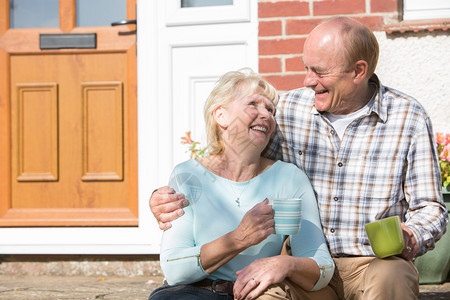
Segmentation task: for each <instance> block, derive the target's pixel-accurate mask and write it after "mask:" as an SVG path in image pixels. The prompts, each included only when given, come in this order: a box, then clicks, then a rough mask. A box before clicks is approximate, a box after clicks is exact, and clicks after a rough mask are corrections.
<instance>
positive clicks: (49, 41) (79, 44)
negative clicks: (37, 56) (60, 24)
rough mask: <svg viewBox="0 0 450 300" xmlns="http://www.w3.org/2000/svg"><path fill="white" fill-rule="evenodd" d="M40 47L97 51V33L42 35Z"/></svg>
mask: <svg viewBox="0 0 450 300" xmlns="http://www.w3.org/2000/svg"><path fill="white" fill-rule="evenodd" d="M39 47H40V48H41V50H45V49H95V48H97V34H96V33H57V34H41V35H40V36H39Z"/></svg>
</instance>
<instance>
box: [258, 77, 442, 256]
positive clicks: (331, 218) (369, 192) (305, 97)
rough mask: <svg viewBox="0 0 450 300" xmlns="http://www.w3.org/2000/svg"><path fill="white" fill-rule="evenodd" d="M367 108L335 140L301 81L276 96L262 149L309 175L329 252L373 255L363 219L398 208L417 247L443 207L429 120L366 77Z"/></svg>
mask: <svg viewBox="0 0 450 300" xmlns="http://www.w3.org/2000/svg"><path fill="white" fill-rule="evenodd" d="M370 80H371V83H373V84H376V85H377V94H376V96H375V98H374V101H372V102H371V104H370V107H369V112H368V114H366V115H363V116H362V117H359V118H357V119H356V120H354V121H353V122H352V123H350V124H349V126H348V127H347V129H346V131H345V134H344V136H343V137H342V140H340V138H339V136H338V135H337V134H336V132H335V131H334V129H333V126H332V125H331V123H330V122H329V121H328V120H327V119H326V118H325V117H324V116H322V115H321V114H320V113H319V112H318V111H317V110H316V109H315V108H314V93H313V92H312V91H311V90H310V89H307V88H301V89H297V90H293V91H290V92H288V93H287V94H284V95H282V96H281V99H280V102H279V104H278V107H277V122H278V129H277V131H276V133H275V134H274V135H273V137H272V141H271V143H270V144H269V146H268V147H267V149H266V150H265V152H264V155H265V156H267V157H270V158H272V159H281V160H283V161H286V162H291V163H294V164H295V165H297V166H298V167H299V168H301V169H303V170H304V171H305V172H306V174H307V175H308V176H309V178H310V180H311V182H312V185H313V187H314V190H315V192H316V195H317V201H318V204H319V209H320V215H321V220H322V226H323V231H324V234H325V236H326V238H327V241H328V243H329V247H330V251H331V254H332V255H333V256H335V257H341V256H350V255H357V256H373V255H374V253H373V252H372V249H371V247H370V244H369V240H368V237H367V235H366V232H365V229H364V225H365V224H367V223H370V222H373V221H376V220H379V219H382V218H386V217H390V216H394V215H398V216H400V219H401V220H402V221H403V222H405V224H406V225H407V226H408V227H409V228H410V229H411V231H412V232H413V234H414V236H415V238H416V240H417V242H418V243H419V246H420V249H419V252H418V254H423V253H425V252H426V251H427V250H429V249H433V248H434V244H435V242H436V241H437V240H438V239H439V238H440V237H441V236H442V234H443V233H444V232H445V228H446V224H447V222H448V216H447V210H446V208H445V206H444V204H443V199H442V192H441V174H440V168H439V165H438V158H437V150H436V147H435V142H434V133H433V130H432V125H431V121H430V119H429V117H428V115H427V114H426V112H425V110H424V108H423V107H422V106H421V105H420V104H419V103H418V102H417V101H416V100H415V99H413V98H411V97H409V96H407V95H405V94H403V93H401V92H398V91H396V90H394V89H391V88H388V87H385V86H382V85H381V83H380V82H379V80H378V78H377V76H376V75H373V76H372V78H371V79H370Z"/></svg>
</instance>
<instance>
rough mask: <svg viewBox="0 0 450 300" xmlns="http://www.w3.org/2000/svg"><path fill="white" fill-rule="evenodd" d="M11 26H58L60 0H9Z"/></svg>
mask: <svg viewBox="0 0 450 300" xmlns="http://www.w3.org/2000/svg"><path fill="white" fill-rule="evenodd" d="M9 16H10V17H9V27H10V28H58V27H59V0H9Z"/></svg>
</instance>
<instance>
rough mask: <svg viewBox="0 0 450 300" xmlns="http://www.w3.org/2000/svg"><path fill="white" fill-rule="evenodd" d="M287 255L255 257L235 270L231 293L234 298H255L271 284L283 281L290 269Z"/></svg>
mask: <svg viewBox="0 0 450 300" xmlns="http://www.w3.org/2000/svg"><path fill="white" fill-rule="evenodd" d="M290 258H291V257H289V256H288V255H278V256H272V257H267V258H261V259H257V260H255V261H254V262H252V263H251V264H250V265H248V266H247V267H245V268H244V269H242V270H239V271H237V272H236V275H237V276H238V277H237V280H236V282H235V283H234V288H233V293H234V297H235V298H236V299H255V298H256V297H258V296H259V295H260V294H261V293H262V292H264V291H265V290H266V289H267V288H268V287H269V286H270V285H271V284H274V283H278V282H281V281H283V280H284V279H285V278H286V277H287V276H288V270H289V269H290V268H289V267H290V265H291V263H290Z"/></svg>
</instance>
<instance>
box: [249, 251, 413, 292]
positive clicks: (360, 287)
mask: <svg viewBox="0 0 450 300" xmlns="http://www.w3.org/2000/svg"><path fill="white" fill-rule="evenodd" d="M288 249H289V248H288ZM282 254H286V251H283V253H282ZM334 262H335V264H336V269H335V272H334V275H333V278H332V279H331V281H330V283H329V284H328V286H327V287H325V288H323V289H321V290H319V291H315V292H310V291H305V290H303V289H302V288H301V287H299V286H297V285H296V284H294V283H293V282H291V281H290V280H288V279H286V280H284V281H282V282H280V283H278V284H274V285H271V286H269V288H268V289H267V291H266V292H265V293H264V294H262V295H260V296H259V297H258V298H257V299H259V300H272V299H288V300H315V299H317V300H326V299H333V300H334V299H349V300H360V299H362V300H376V299H380V300H391V299H392V300H402V299H405V300H409V299H418V296H419V272H418V271H417V269H416V267H415V266H414V264H413V263H412V262H410V261H406V260H404V259H402V258H399V257H396V256H392V257H388V258H376V257H364V256H361V257H342V258H334Z"/></svg>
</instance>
